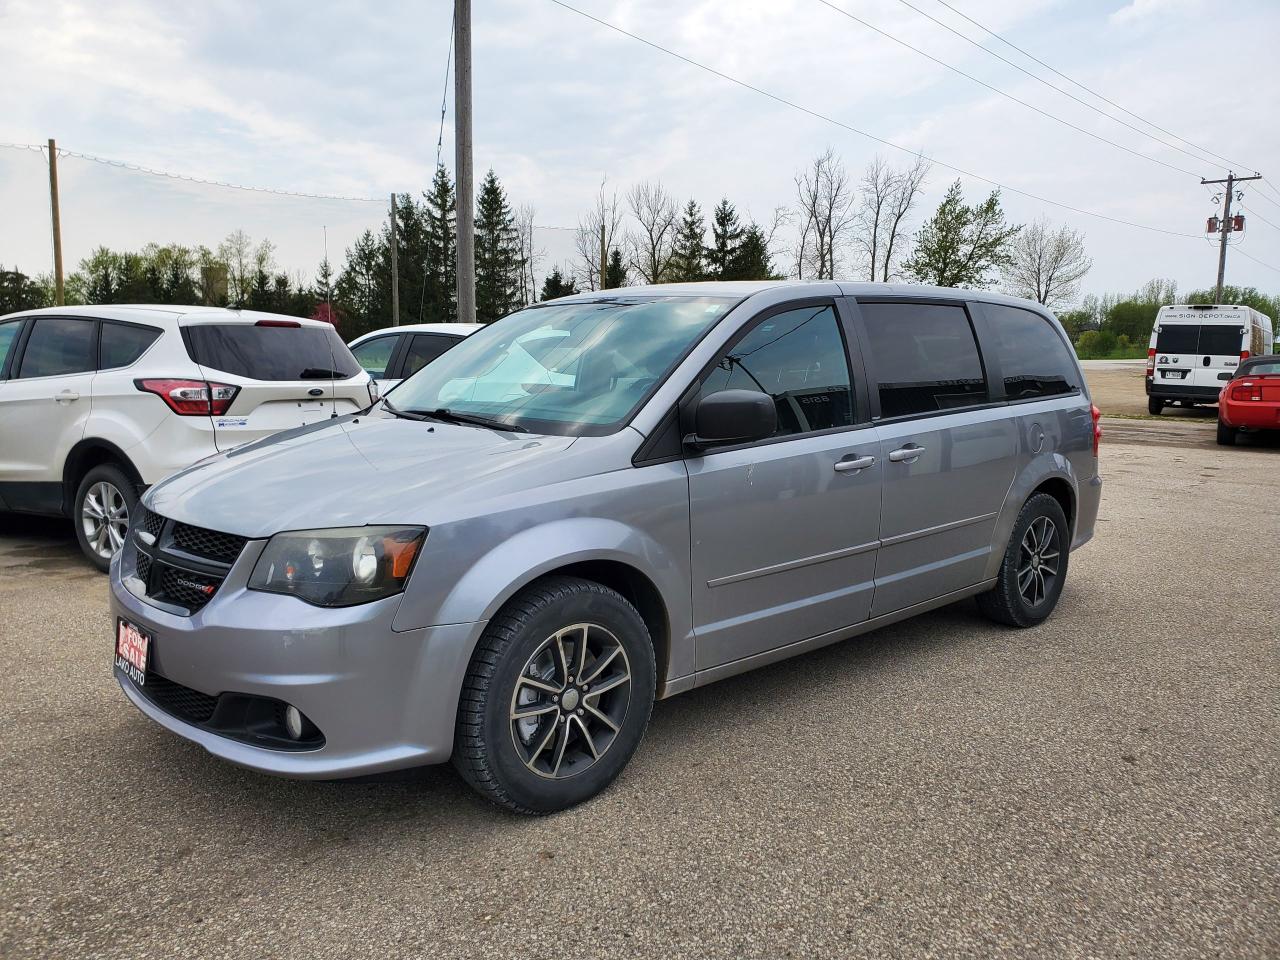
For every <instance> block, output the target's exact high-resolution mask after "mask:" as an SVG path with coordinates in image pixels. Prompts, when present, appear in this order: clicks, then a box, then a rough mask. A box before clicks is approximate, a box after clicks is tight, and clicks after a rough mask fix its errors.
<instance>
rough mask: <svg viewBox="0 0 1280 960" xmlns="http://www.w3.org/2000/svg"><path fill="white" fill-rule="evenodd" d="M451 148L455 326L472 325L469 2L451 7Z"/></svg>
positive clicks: (473, 244) (473, 241) (473, 247)
mask: <svg viewBox="0 0 1280 960" xmlns="http://www.w3.org/2000/svg"><path fill="white" fill-rule="evenodd" d="M453 120H454V129H453V145H454V158H455V163H454V166H455V167H456V168H457V178H458V182H457V197H458V251H457V252H458V322H459V323H475V322H476V232H475V215H476V202H475V178H474V177H473V176H472V172H471V0H454V4H453Z"/></svg>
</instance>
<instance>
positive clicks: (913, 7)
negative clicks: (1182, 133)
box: [898, 0, 1227, 163]
mask: <svg viewBox="0 0 1280 960" xmlns="http://www.w3.org/2000/svg"><path fill="white" fill-rule="evenodd" d="M898 2H899V3H900V4H902V5H903V6H904V7H907V8H909V9H911V10H914V11H915V12H916V13H918V14H920V16H922V17H924V18H925V19H927V20H931V21H933V22H934V23H936V24H937V25H938V26H940V27H942V29H944V30H946V31H948V32H950V33H953V34H955V35H956V36H957V37H959V38H960V39H961V40H963V41H964V42H965V43H968V44H972V45H973V46H975V47H977V48H978V49H979V50H981V51H982V52H983V53H985V54H987V55H988V56H992V57H995V58H996V59H997V60H999V61H1000V62H1001V63H1004V64H1007V65H1009V66H1011V67H1013V69H1015V70H1017V71H1019V72H1021V73H1025V74H1026V75H1027V76H1028V77H1030V78H1031V79H1032V80H1035V81H1036V82H1037V83H1041V84H1043V85H1044V86H1046V87H1048V88H1049V89H1050V90H1053V91H1054V92H1055V93H1060V94H1062V95H1063V96H1064V97H1066V98H1068V99H1069V100H1073V101H1075V102H1076V103H1078V104H1080V106H1082V107H1084V108H1086V109H1088V110H1092V111H1094V112H1095V113H1097V114H1099V115H1101V116H1104V117H1106V118H1107V119H1108V120H1111V121H1112V122H1114V123H1118V124H1120V125H1121V126H1123V127H1127V128H1128V129H1130V130H1132V131H1133V132H1134V133H1137V134H1139V135H1140V136H1144V137H1148V138H1150V139H1152V140H1154V141H1155V142H1156V143H1160V144H1163V145H1164V146H1166V147H1169V148H1170V149H1171V150H1177V151H1178V152H1179V153H1181V154H1184V155H1185V156H1188V157H1190V158H1191V159H1192V160H1195V161H1196V162H1197V163H1206V162H1212V161H1206V159H1205V158H1204V157H1203V156H1201V154H1208V155H1209V156H1210V157H1214V158H1216V159H1217V160H1223V158H1222V157H1219V156H1218V155H1217V154H1213V153H1209V151H1207V150H1201V149H1200V148H1199V147H1196V149H1197V150H1200V153H1192V152H1191V151H1190V150H1184V149H1183V148H1182V147H1180V146H1178V145H1177V144H1176V143H1170V142H1169V141H1168V140H1165V139H1164V138H1163V137H1157V136H1156V135H1155V134H1153V133H1149V132H1148V131H1146V130H1143V129H1142V128H1140V127H1135V126H1134V125H1133V124H1131V123H1129V122H1128V121H1126V120H1121V119H1120V118H1119V117H1116V116H1112V115H1111V114H1110V113H1107V112H1106V111H1105V110H1102V109H1101V108H1099V107H1097V106H1095V105H1094V104H1092V103H1089V102H1088V101H1087V100H1081V99H1080V98H1079V97H1077V96H1076V95H1075V94H1073V93H1069V92H1068V91H1066V90H1063V89H1062V88H1061V87H1059V86H1057V85H1056V84H1052V83H1050V82H1049V81H1048V80H1046V79H1045V78H1044V77H1042V76H1040V75H1039V74H1036V73H1032V72H1031V71H1030V70H1028V69H1027V68H1026V67H1024V66H1022V65H1021V64H1019V63H1015V62H1014V61H1012V60H1010V59H1008V58H1007V57H1002V56H1000V54H998V53H996V52H995V51H994V50H992V49H990V48H989V47H984V46H983V45H982V44H981V43H979V42H978V41H977V40H974V39H973V38H972V37H970V36H967V35H966V34H963V33H961V32H960V31H959V30H957V29H956V28H955V27H953V26H951V25H950V24H949V23H946V22H945V21H943V20H939V19H938V18H937V17H935V16H934V15H933V14H931V13H927V12H926V11H924V10H921V9H920V8H919V7H917V6H916V5H915V4H913V3H911V2H910V0H898ZM950 9H954V8H950ZM957 12H958V11H957ZM961 16H964V14H961ZM965 19H968V18H967V17H966V18H965ZM979 26H980V25H979ZM983 29H984V30H985V29H986V28H985V27H983ZM987 32H988V33H990V31H987ZM992 36H995V34H992ZM997 39H1000V40H1002V41H1003V42H1006V43H1007V42H1008V41H1004V40H1003V38H1001V37H997ZM1015 49H1017V48H1015ZM1019 52H1021V53H1023V56H1028V57H1029V56H1031V55H1030V54H1028V53H1026V52H1025V51H1019ZM1031 59H1033V60H1034V59H1035V58H1034V57H1032V58H1031ZM1036 62H1037V63H1040V61H1038V60H1037V61H1036ZM1042 66H1045V67H1047V68H1048V69H1050V70H1053V68H1052V67H1049V66H1048V64H1042ZM1053 72H1054V73H1058V71H1057V70H1054V71H1053ZM1059 75H1060V76H1064V77H1065V79H1067V80H1071V78H1070V77H1066V76H1065V74H1059ZM1071 82H1072V83H1075V81H1074V80H1071ZM1076 85H1077V86H1081V85H1080V84H1076ZM1082 89H1086V90H1088V88H1087V87H1082ZM1089 92H1090V93H1093V91H1091V90H1090V91H1089ZM1093 96H1095V97H1098V96H1099V94H1096V93H1093ZM1100 99H1104V100H1105V99H1106V98H1105V97H1100ZM1108 102H1110V101H1108ZM1113 106H1115V105H1114V104H1113ZM1117 109H1121V110H1123V109H1124V108H1123V107H1118V108H1117ZM1124 112H1125V113H1128V112H1129V111H1128V110H1125V111H1124ZM1138 119H1139V120H1141V119H1142V118H1141V117H1139V118H1138ZM1142 122H1143V123H1146V124H1148V126H1152V127H1155V124H1153V123H1150V122H1149V121H1146V120H1142ZM1156 129H1157V130H1159V129H1160V128H1159V127H1156ZM1165 132H1167V131H1165ZM1169 136H1171V137H1173V138H1174V139H1175V140H1182V138H1181V137H1178V136H1176V135H1175V134H1172V133H1170V134H1169ZM1183 142H1184V143H1186V142H1187V141H1185V140H1184V141H1183ZM1190 145H1191V146H1195V145H1194V144H1190ZM1224 162H1227V161H1225V160H1224Z"/></svg>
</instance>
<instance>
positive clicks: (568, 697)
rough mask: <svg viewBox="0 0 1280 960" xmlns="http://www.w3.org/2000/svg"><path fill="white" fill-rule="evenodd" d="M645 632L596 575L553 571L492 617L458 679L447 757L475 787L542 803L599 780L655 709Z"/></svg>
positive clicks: (530, 808) (574, 795)
mask: <svg viewBox="0 0 1280 960" xmlns="http://www.w3.org/2000/svg"><path fill="white" fill-rule="evenodd" d="M656 673H657V667H656V664H655V661H654V653H653V642H652V640H651V639H650V636H649V631H648V628H647V627H646V626H645V623H644V620H643V619H642V618H641V617H640V614H639V613H637V612H636V609H635V607H633V606H632V605H631V604H630V603H628V602H627V601H626V599H625V598H623V597H622V596H621V595H620V594H618V593H616V592H615V591H613V590H610V589H609V588H608V587H605V586H602V585H601V584H598V583H595V582H592V581H589V580H581V579H578V578H575V577H552V578H548V579H546V580H542V581H539V582H538V583H535V584H533V585H531V586H530V587H528V588H526V589H525V590H524V591H522V592H521V593H519V594H518V595H517V596H516V597H515V598H514V599H512V600H511V601H510V602H508V603H507V605H506V606H504V607H503V608H502V610H501V612H500V613H499V614H498V615H497V616H496V617H494V618H493V620H491V621H490V623H489V626H488V628H487V629H486V630H485V632H484V635H483V636H482V637H481V638H480V642H479V644H477V646H476V650H475V653H474V654H473V655H472V657H471V665H470V666H469V667H468V669H467V675H466V679H465V680H464V681H463V684H462V695H461V698H460V700H459V703H458V723H457V729H456V732H455V735H454V748H453V764H454V766H455V767H456V768H457V770H458V772H459V773H461V774H462V777H463V778H464V779H465V780H466V781H467V782H468V783H469V784H471V786H472V787H473V788H475V790H476V791H478V792H479V793H480V794H481V795H482V796H484V797H487V798H488V799H489V800H491V801H493V802H494V803H496V804H498V805H499V806H502V807H506V808H507V809H509V810H513V811H515V812H517V813H526V814H547V813H553V812H555V811H557V810H564V809H566V808H568V807H571V806H573V805H575V804H578V803H581V802H582V801H584V800H588V799H590V798H591V797H593V796H595V795H596V794H597V793H599V792H600V791H602V790H604V789H605V787H607V786H608V785H609V784H610V783H612V782H613V780H614V779H615V778H616V777H617V776H618V774H619V773H621V772H622V768H623V767H624V766H626V764H627V761H628V760H630V759H631V755H632V754H633V753H635V751H636V748H637V747H638V746H639V745H640V740H641V738H642V737H643V736H644V731H645V727H647V726H648V723H649V714H650V712H651V711H652V709H653V699H654V690H655V677H656Z"/></svg>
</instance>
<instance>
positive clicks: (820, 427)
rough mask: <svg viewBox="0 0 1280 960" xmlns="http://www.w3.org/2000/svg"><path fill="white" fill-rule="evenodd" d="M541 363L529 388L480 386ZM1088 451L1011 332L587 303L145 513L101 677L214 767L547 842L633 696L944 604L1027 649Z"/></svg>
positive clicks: (229, 463) (1073, 533)
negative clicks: (521, 822) (345, 784)
mask: <svg viewBox="0 0 1280 960" xmlns="http://www.w3.org/2000/svg"><path fill="white" fill-rule="evenodd" d="M552 335H554V336H555V337H556V338H558V340H559V341H560V342H559V344H558V345H557V347H556V349H555V350H554V351H551V352H550V353H545V352H544V353H543V354H542V355H543V357H544V362H545V363H548V364H551V372H552V373H553V374H555V376H554V377H543V378H540V379H539V380H538V381H537V382H534V383H529V382H525V381H523V380H521V381H518V382H501V383H491V382H489V381H490V380H492V379H493V378H501V377H503V376H504V373H503V371H510V370H515V369H523V367H521V366H520V365H516V364H509V363H504V360H505V358H507V357H509V356H511V355H512V354H513V353H518V352H520V350H521V347H520V345H521V343H522V342H524V341H528V340H540V339H545V338H547V337H548V336H552ZM1099 435H1100V431H1099V429H1098V413H1097V410H1096V408H1094V407H1093V406H1092V404H1091V403H1090V400H1089V395H1088V390H1087V388H1086V386H1085V382H1084V378H1083V377H1082V376H1081V371H1080V367H1079V364H1078V363H1077V362H1076V359H1075V356H1074V354H1073V353H1072V350H1071V347H1070V345H1069V342H1068V341H1067V339H1066V337H1065V336H1064V335H1063V332H1062V330H1061V328H1060V327H1059V325H1058V323H1057V322H1056V321H1055V320H1054V318H1053V317H1052V316H1051V315H1049V314H1048V313H1046V312H1045V311H1044V310H1043V309H1042V308H1041V307H1039V306H1037V305H1036V304H1033V303H1030V302H1027V301H1022V300H1014V299H1011V298H1008V297H1002V296H998V295H995V294H987V293H979V292H968V291H958V290H944V289H934V288H928V287H907V286H887V285H876V284H856V283H853V284H846V283H833V282H818V283H751V284H736V283H735V284H729V283H716V284H698V285H672V286H654V287H631V288H626V289H622V290H617V291H607V292H604V293H588V294H580V295H577V296H574V297H569V298H565V299H562V300H556V301H553V302H551V303H546V304H539V305H537V306H534V307H530V308H528V309H525V310H522V311H520V312H518V313H515V314H513V315H511V316H509V317H507V318H505V319H503V320H501V321H499V322H497V323H495V324H492V325H491V326H488V327H486V328H485V329H483V330H480V331H479V332H477V333H475V334H473V335H472V336H470V337H468V338H467V339H466V340H464V341H463V342H461V343H460V344H458V345H457V346H456V347H454V348H453V349H452V350H450V351H449V352H448V353H446V354H444V355H443V356H442V357H440V358H439V359H438V360H437V361H435V362H434V363H432V364H430V365H428V366H427V367H425V368H423V369H422V370H421V371H420V372H419V373H417V374H415V375H414V376H413V377H411V378H410V379H408V380H406V381H405V382H404V383H403V384H401V385H400V386H399V387H398V388H397V389H396V390H395V391H394V392H393V393H392V394H391V395H390V397H387V398H384V399H383V400H382V401H380V402H379V403H377V404H375V405H374V406H373V407H372V408H370V409H368V410H365V411H361V412H359V413H356V414H352V415H348V416H342V417H338V418H336V419H333V420H329V421H325V422H322V423H317V424H312V425H309V426H305V427H301V428H298V429H294V430H289V431H286V432H284V433H281V434H278V435H276V436H275V437H272V438H269V439H264V440H261V441H258V442H255V443H251V444H247V445H245V446H242V447H238V448H236V449H234V450H230V451H227V452H225V453H220V454H218V455H216V456H213V457H211V458H209V459H206V460H204V461H202V462H201V463H198V464H196V465H195V466H193V467H191V468H189V469H187V470H185V471H183V472H181V473H179V474H177V475H175V476H172V477H170V478H168V479H166V480H165V481H164V482H162V483H160V484H158V485H156V486H155V487H152V488H151V489H150V490H149V491H148V492H147V494H146V496H145V497H144V499H143V507H144V512H143V513H142V515H141V517H140V518H139V519H138V520H137V522H135V524H134V530H133V533H132V535H131V536H130V537H129V538H128V540H127V541H126V544H125V547H124V549H123V550H122V551H121V552H120V554H119V555H118V556H117V558H116V559H115V560H114V561H113V564H112V569H111V591H112V607H113V613H114V616H113V628H114V630H115V638H114V642H115V672H116V676H117V678H118V680H119V683H120V685H121V687H122V689H123V691H124V693H125V694H126V696H127V697H128V698H129V700H131V701H132V702H133V703H134V705H135V706H137V707H138V708H139V709H140V710H141V711H142V712H143V713H145V714H147V715H148V716H149V717H151V718H152V719H153V720H155V721H156V722H157V723H159V724H161V725H163V726H165V727H167V728H168V729H169V730H171V731H173V732H175V733H178V734H180V735H182V736H184V737H186V738H188V739H190V740H193V741H195V742H196V743H198V744H200V745H201V746H203V747H204V748H205V749H206V750H208V751H210V752H211V753H214V754H216V755H217V756H220V757H223V758H225V759H227V760H230V761H232V762H234V763H238V764H242V765H244V766H247V767H251V768H254V769H257V770H261V771H267V772H271V773H276V774H282V775H287V776H295V777H316V778H333V777H343V776H353V775H359V774H368V773H372V772H375V771H381V770H388V769H393V768H397V767H407V766H412V765H416V764H426V763H436V762H442V761H445V760H449V759H451V760H452V761H453V763H454V765H455V766H456V767H457V769H458V770H459V771H460V772H461V774H462V776H463V777H464V778H465V779H466V780H467V781H469V782H470V783H471V784H472V786H474V787H475V788H476V789H477V790H478V791H479V792H480V793H482V794H483V795H485V796H487V797H488V798H490V799H491V800H493V801H495V802H497V803H499V804H501V805H504V806H506V807H508V808H510V809H513V810H517V811H522V812H527V813H544V812H548V811H553V810H558V809H562V808H564V807H567V806H570V805H572V804H575V803H578V802H580V801H582V800H585V799H586V798H588V797H591V796H592V795H594V794H596V793H597V792H599V791H600V790H602V789H603V788H604V787H606V786H607V785H608V784H609V783H610V782H611V781H612V780H613V779H614V778H615V777H616V776H617V775H618V773H619V772H620V771H621V769H622V767H623V766H624V765H625V764H626V762H627V761H628V759H629V758H630V757H631V755H632V754H633V753H634V751H635V750H636V747H637V745H638V744H639V742H640V739H641V736H642V734H643V733H644V729H645V726H646V724H647V722H648V719H649V714H650V710H651V708H652V705H653V702H654V700H655V698H663V697H670V696H672V695H674V694H678V693H681V692H684V691H687V690H690V689H693V688H694V687H698V686H702V685H704V684H708V683H711V682H713V681H715V680H719V679H721V678H723V677H727V676H731V675H733V674H737V673H740V672H742V671H745V670H750V669H753V668H755V667H759V666H763V665H765V664H768V663H772V662H774V661H777V660H780V659H782V658H784V657H789V656H793V655H795V654H798V653H802V652H804V651H807V650H812V649H814V648H817V647H821V646H823V645H825V644H829V643H834V642H836V641H839V640H843V639H845V638H847V637H852V636H854V635H857V634H860V633H863V632H865V631H868V630H872V629H874V628H876V627H879V626H882V625H884V624H888V623H892V622H894V621H897V620H902V619H904V618H907V617H911V616H914V615H915V614H918V613H921V612H923V611H926V610H931V609H934V608H936V607H940V606H942V605H944V604H948V603H952V602H954V601H957V600H960V599H962V598H966V597H970V596H975V597H976V598H977V604H978V606H979V608H980V609H981V610H982V611H983V612H984V613H985V614H987V615H988V616H990V617H991V618H993V619H995V620H997V621H999V622H1001V623H1005V624H1009V625H1012V626H1017V627H1032V626H1035V625H1036V624H1038V623H1040V622H1041V621H1043V620H1044V619H1045V618H1046V617H1047V616H1049V614H1050V613H1051V612H1052V610H1053V609H1054V606H1055V605H1056V603H1057V601H1058V598H1059V596H1060V595H1061V592H1062V589H1063V583H1064V580H1065V578H1066V575H1067V565H1068V559H1069V556H1070V552H1071V551H1072V550H1073V549H1074V548H1076V547H1079V546H1081V545H1082V544H1084V543H1085V542H1086V541H1087V540H1088V539H1089V538H1090V537H1091V536H1092V534H1093V528H1094V521H1095V518H1096V516H1097V511H1098V502H1099V497H1100V493H1101V483H1102V481H1101V479H1100V478H1099V476H1098V438H1099Z"/></svg>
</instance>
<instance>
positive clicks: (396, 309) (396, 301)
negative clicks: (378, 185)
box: [391, 193, 400, 327]
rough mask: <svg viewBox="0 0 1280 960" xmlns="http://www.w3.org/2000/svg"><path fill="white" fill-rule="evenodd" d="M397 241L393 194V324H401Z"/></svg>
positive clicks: (392, 198)
mask: <svg viewBox="0 0 1280 960" xmlns="http://www.w3.org/2000/svg"><path fill="white" fill-rule="evenodd" d="M398 246H399V245H398V244H397V243H396V195H395V194H394V193H393V194H392V195H391V324H392V326H396V327H398V326H400V254H399V251H398V250H397V247H398Z"/></svg>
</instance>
